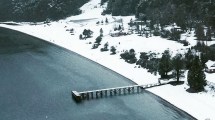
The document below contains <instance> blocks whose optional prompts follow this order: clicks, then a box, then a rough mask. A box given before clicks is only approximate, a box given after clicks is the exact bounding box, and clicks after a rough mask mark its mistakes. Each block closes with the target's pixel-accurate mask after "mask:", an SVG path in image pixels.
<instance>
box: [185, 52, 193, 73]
mask: <svg viewBox="0 0 215 120" xmlns="http://www.w3.org/2000/svg"><path fill="white" fill-rule="evenodd" d="M193 59H194V55H193V53H192V51H191V49H188V51H187V53H186V54H185V63H186V68H187V69H190V68H191V64H192V61H193Z"/></svg>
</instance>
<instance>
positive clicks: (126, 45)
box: [0, 0, 215, 120]
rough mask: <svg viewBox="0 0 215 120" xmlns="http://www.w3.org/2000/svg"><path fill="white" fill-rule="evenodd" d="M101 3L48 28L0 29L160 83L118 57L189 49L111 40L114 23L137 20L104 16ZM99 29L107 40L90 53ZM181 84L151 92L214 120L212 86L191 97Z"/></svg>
mask: <svg viewBox="0 0 215 120" xmlns="http://www.w3.org/2000/svg"><path fill="white" fill-rule="evenodd" d="M99 3H100V0H91V1H90V2H89V3H87V4H85V5H84V6H83V7H82V8H81V10H82V11H83V14H81V15H77V16H72V17H69V18H67V19H65V20H60V21H57V22H51V23H49V24H42V23H41V24H38V25H31V24H29V23H18V24H19V25H16V26H12V25H5V24H0V26H1V27H6V28H10V29H14V30H18V31H21V32H24V33H27V34H30V35H33V36H36V37H38V38H42V39H44V40H46V41H49V42H52V43H55V44H57V45H59V46H63V47H65V48H67V49H69V50H71V51H74V52H76V53H78V54H80V55H82V56H85V57H87V58H89V59H91V60H93V61H95V62H98V63H100V64H102V65H104V66H106V67H108V68H110V69H112V70H114V71H116V72H118V73H119V74H122V75H124V76H125V77H127V78H129V79H131V80H132V81H134V82H136V83H137V84H148V83H157V82H158V78H159V76H155V75H153V74H151V73H148V72H147V70H146V69H142V68H138V67H137V66H135V65H134V64H128V63H126V62H124V60H122V59H120V56H119V54H120V53H121V51H123V50H129V49H131V48H133V49H135V51H136V53H137V58H139V52H149V51H153V52H156V53H162V52H163V51H164V50H166V49H169V50H170V51H173V54H175V53H177V52H184V51H186V48H189V47H190V46H188V47H184V46H183V45H182V44H180V43H177V42H174V41H170V40H166V39H162V38H160V37H149V38H145V37H141V36H138V35H136V34H132V35H128V36H121V37H111V36H109V33H110V31H111V30H112V31H113V27H114V25H115V23H114V20H115V19H119V18H123V25H124V27H125V29H126V28H127V23H128V22H129V21H130V19H131V18H133V19H134V16H127V17H120V16H118V17H112V16H110V15H107V16H101V12H102V11H103V9H104V7H105V6H102V7H101V6H100V5H99ZM106 18H108V20H109V23H108V24H105V23H104V24H99V25H97V24H96V22H97V21H100V22H101V21H102V20H103V21H105V19H106ZM71 28H74V30H75V31H74V35H71V34H70V33H69V32H68V31H66V29H71ZM100 28H102V29H103V31H104V37H103V40H102V43H101V44H102V45H101V46H100V47H99V48H98V49H91V48H92V44H89V43H90V42H92V43H94V42H95V38H96V37H97V36H98V35H99V34H100V32H99V30H100ZM84 29H91V30H92V31H93V32H94V34H93V37H92V38H90V39H87V40H79V35H80V34H81V33H82V32H83V30H84ZM184 38H186V39H187V40H188V41H189V42H190V43H191V46H192V45H195V44H196V41H195V40H194V37H193V35H192V34H191V35H190V37H189V36H184ZM106 42H108V43H109V47H110V46H115V47H116V49H117V54H116V55H110V52H109V51H108V52H100V48H101V47H103V44H105V43H106ZM214 43H215V42H210V43H208V44H214ZM206 75H207V78H206V79H207V80H208V81H210V82H212V83H211V84H213V83H215V74H206ZM185 76H186V75H185ZM181 80H182V81H185V84H183V85H179V86H172V85H165V86H160V87H156V88H150V89H148V91H150V92H152V93H154V94H156V95H158V96H160V97H162V98H163V99H165V100H167V101H169V102H170V103H172V104H173V105H175V106H177V107H178V108H180V109H182V110H184V111H186V112H188V113H189V114H191V115H192V116H194V117H196V118H197V119H201V120H203V119H208V118H209V119H211V120H212V119H215V111H214V110H215V97H214V95H215V91H214V90H211V88H210V86H207V87H206V91H205V92H201V93H188V92H186V89H188V88H189V87H188V85H187V82H186V77H185V78H183V79H181Z"/></svg>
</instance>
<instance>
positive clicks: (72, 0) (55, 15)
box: [0, 0, 89, 22]
mask: <svg viewBox="0 0 215 120" xmlns="http://www.w3.org/2000/svg"><path fill="white" fill-rule="evenodd" d="M88 1H89V0H1V1H0V6H1V7H0V16H1V17H0V21H22V22H23V21H24V22H26V21H27V22H40V21H46V20H47V19H49V20H59V19H62V18H65V17H68V16H71V15H76V14H79V13H81V11H80V9H79V8H80V7H81V6H82V5H83V4H85V3H86V2H88Z"/></svg>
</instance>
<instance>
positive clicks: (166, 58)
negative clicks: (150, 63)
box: [158, 50, 172, 78]
mask: <svg viewBox="0 0 215 120" xmlns="http://www.w3.org/2000/svg"><path fill="white" fill-rule="evenodd" d="M171 70H172V63H171V55H170V52H169V50H165V51H164V53H163V55H162V57H161V59H160V62H159V68H158V72H159V74H160V75H161V78H165V77H167V76H168V72H170V71H171Z"/></svg>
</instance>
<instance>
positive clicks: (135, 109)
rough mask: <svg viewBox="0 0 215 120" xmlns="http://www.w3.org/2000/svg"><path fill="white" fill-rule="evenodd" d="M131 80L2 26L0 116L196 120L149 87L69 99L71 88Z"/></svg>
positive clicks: (4, 119) (16, 119)
mask: <svg viewBox="0 0 215 120" xmlns="http://www.w3.org/2000/svg"><path fill="white" fill-rule="evenodd" d="M133 84H134V83H133V82H131V81H130V80H128V79H126V78H124V77H123V76H121V75H118V74H116V73H115V72H112V71H110V70H108V69H106V68H104V67H102V66H100V65H98V64H96V63H94V62H92V61H89V60H87V59H86V58H83V57H81V56H79V55H77V54H75V53H73V52H71V51H68V50H66V49H63V48H61V47H58V46H55V45H53V44H50V43H47V42H44V41H42V40H39V39H37V38H35V37H31V36H29V35H26V34H22V33H19V32H16V31H12V30H8V29H4V28H0V120H175V119H178V120H183V119H184V120H191V119H194V118H193V117H192V116H190V115H188V114H186V113H185V112H183V111H181V110H179V109H177V108H176V107H174V106H172V105H171V104H169V103H167V102H166V101H164V100H162V99H160V98H159V97H157V96H155V95H153V94H151V93H149V92H147V91H145V92H143V93H141V94H133V95H127V96H116V97H108V98H103V99H94V100H89V101H84V102H82V103H80V104H77V103H76V102H74V101H73V99H72V97H71V90H76V91H84V90H92V89H99V88H110V87H119V86H125V85H133ZM182 102H183V100H182Z"/></svg>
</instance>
